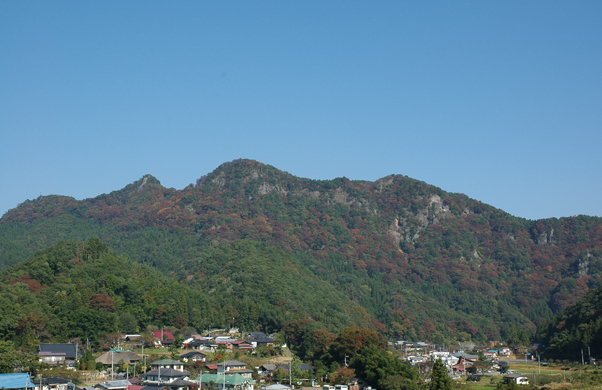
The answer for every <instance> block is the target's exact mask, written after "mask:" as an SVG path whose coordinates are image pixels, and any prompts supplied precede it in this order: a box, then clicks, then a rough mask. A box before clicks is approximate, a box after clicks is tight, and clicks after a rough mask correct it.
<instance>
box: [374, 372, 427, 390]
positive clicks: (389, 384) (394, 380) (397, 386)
mask: <svg viewBox="0 0 602 390" xmlns="http://www.w3.org/2000/svg"><path fill="white" fill-rule="evenodd" d="M378 388H379V389H381V390H418V385H417V384H416V381H413V380H411V379H409V378H405V377H403V376H401V375H391V376H388V377H386V378H385V379H381V380H380V381H378Z"/></svg>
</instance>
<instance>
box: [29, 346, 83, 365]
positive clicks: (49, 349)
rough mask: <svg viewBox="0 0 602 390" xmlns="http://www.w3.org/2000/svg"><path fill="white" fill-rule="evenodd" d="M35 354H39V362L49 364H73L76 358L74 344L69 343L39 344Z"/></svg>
mask: <svg viewBox="0 0 602 390" xmlns="http://www.w3.org/2000/svg"><path fill="white" fill-rule="evenodd" d="M37 354H38V356H40V362H42V363H46V364H49V365H51V366H56V365H66V366H73V364H74V363H75V361H76V360H77V349H76V346H75V344H71V343H59V344H40V345H39V346H38V352H37Z"/></svg>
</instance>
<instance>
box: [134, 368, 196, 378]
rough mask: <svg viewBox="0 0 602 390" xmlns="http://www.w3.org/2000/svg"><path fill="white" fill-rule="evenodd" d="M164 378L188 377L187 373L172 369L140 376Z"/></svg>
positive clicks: (162, 369)
mask: <svg viewBox="0 0 602 390" xmlns="http://www.w3.org/2000/svg"><path fill="white" fill-rule="evenodd" d="M159 375H161V376H162V377H165V378H182V377H185V376H188V373H186V372H182V371H178V370H174V369H173V368H161V369H159V368H158V369H156V370H152V371H149V372H147V373H146V374H142V376H159Z"/></svg>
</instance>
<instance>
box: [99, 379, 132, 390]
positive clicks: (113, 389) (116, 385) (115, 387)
mask: <svg viewBox="0 0 602 390" xmlns="http://www.w3.org/2000/svg"><path fill="white" fill-rule="evenodd" d="M131 386H132V385H131V384H130V382H129V381H128V380H125V379H121V380H116V381H107V382H100V383H98V384H96V385H94V389H96V390H128V388H129V387H131Z"/></svg>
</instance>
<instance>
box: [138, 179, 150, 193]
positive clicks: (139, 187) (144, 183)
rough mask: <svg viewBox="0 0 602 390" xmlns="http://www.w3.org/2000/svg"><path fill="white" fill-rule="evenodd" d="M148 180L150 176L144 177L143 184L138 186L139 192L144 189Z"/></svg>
mask: <svg viewBox="0 0 602 390" xmlns="http://www.w3.org/2000/svg"><path fill="white" fill-rule="evenodd" d="M147 181H148V176H144V178H143V179H142V184H140V185H139V186H138V192H140V191H142V189H143V188H144V186H145V185H146V182H147Z"/></svg>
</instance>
